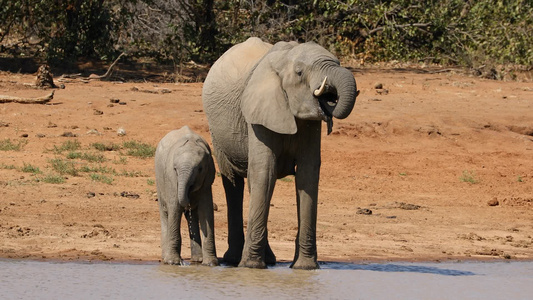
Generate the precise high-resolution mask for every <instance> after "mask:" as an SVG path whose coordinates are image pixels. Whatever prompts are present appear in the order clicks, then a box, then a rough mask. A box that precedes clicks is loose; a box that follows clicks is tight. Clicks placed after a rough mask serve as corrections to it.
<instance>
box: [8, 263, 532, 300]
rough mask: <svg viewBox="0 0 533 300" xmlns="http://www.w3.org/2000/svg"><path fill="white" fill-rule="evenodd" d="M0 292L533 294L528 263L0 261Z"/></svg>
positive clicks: (122, 295) (72, 295)
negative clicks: (310, 267) (259, 265)
mask: <svg viewBox="0 0 533 300" xmlns="http://www.w3.org/2000/svg"><path fill="white" fill-rule="evenodd" d="M0 298H1V299H533V262H492V263H482V262H462V263H387V264H378V263H373V264H352V263H333V262H331V263H323V264H321V269H320V270H315V271H302V270H292V269H290V268H289V265H288V264H278V266H276V267H274V268H270V269H267V270H251V269H243V268H231V267H214V268H209V267H203V266H184V267H177V266H167V265H159V264H125V263H80V262H39V261H23V260H0Z"/></svg>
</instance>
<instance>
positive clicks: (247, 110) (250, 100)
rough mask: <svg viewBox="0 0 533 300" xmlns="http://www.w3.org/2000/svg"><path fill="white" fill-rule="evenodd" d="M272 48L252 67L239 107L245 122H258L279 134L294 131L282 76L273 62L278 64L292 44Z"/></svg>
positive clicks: (294, 124)
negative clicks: (273, 65)
mask: <svg viewBox="0 0 533 300" xmlns="http://www.w3.org/2000/svg"><path fill="white" fill-rule="evenodd" d="M277 46H278V44H276V45H275V46H274V47H273V48H272V50H271V51H270V52H269V53H267V54H266V55H265V57H264V58H263V59H262V60H261V61H260V62H259V63H258V64H257V66H256V67H255V68H254V69H253V70H252V74H251V76H250V78H249V79H248V82H247V84H246V86H245V88H244V92H243V95H242V102H241V110H242V113H243V115H244V119H245V120H246V122H247V123H248V124H259V125H263V126H265V127H266V128H268V129H270V130H272V131H274V132H277V133H280V134H295V133H296V132H297V130H298V129H297V127H296V120H295V119H294V115H293V114H292V113H291V110H290V107H289V102H288V99H287V95H286V94H285V91H284V90H283V88H282V85H281V79H280V77H279V75H278V74H277V72H276V71H275V69H274V68H273V67H272V63H279V61H281V60H282V59H284V58H283V56H284V54H285V53H286V51H287V48H292V47H290V46H291V44H289V43H285V45H282V46H279V47H277Z"/></svg>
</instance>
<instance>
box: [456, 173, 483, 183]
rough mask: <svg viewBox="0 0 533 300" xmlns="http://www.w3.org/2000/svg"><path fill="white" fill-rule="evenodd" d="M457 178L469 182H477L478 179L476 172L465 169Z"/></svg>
mask: <svg viewBox="0 0 533 300" xmlns="http://www.w3.org/2000/svg"><path fill="white" fill-rule="evenodd" d="M459 180H461V182H469V183H478V182H479V179H478V178H477V176H476V173H475V172H474V171H467V170H464V171H463V174H462V175H461V177H459Z"/></svg>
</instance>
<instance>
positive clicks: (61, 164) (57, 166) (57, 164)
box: [50, 158, 79, 176]
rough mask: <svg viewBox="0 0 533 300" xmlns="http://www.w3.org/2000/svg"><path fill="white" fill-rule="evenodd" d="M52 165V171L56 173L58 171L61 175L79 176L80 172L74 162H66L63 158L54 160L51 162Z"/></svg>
mask: <svg viewBox="0 0 533 300" xmlns="http://www.w3.org/2000/svg"><path fill="white" fill-rule="evenodd" d="M50 164H51V165H52V169H54V171H56V172H57V173H59V174H60V175H71V176H78V175H79V170H78V169H77V168H76V166H75V164H74V162H72V161H68V160H67V161H65V160H63V159H61V158H54V159H51V160H50Z"/></svg>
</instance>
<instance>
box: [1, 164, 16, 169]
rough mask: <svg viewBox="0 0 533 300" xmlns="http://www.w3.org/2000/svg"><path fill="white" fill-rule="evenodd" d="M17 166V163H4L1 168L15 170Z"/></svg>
mask: <svg viewBox="0 0 533 300" xmlns="http://www.w3.org/2000/svg"><path fill="white" fill-rule="evenodd" d="M16 168H17V167H15V165H6V164H5V163H2V164H1V165H0V169H3V170H15V169H16Z"/></svg>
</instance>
